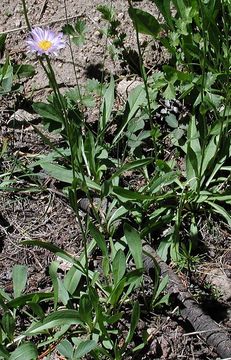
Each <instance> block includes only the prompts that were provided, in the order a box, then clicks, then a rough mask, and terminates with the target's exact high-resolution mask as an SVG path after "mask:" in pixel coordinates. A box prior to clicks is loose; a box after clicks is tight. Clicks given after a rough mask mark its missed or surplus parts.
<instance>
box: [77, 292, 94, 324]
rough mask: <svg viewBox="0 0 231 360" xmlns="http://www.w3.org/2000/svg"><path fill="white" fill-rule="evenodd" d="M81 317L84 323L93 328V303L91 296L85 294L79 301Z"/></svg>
mask: <svg viewBox="0 0 231 360" xmlns="http://www.w3.org/2000/svg"><path fill="white" fill-rule="evenodd" d="M79 317H80V319H81V320H82V321H83V323H86V324H88V326H89V327H91V326H92V303H91V300H90V297H89V295H87V294H83V295H82V296H81V298H80V301H79Z"/></svg>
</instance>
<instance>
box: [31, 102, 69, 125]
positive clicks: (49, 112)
mask: <svg viewBox="0 0 231 360" xmlns="http://www.w3.org/2000/svg"><path fill="white" fill-rule="evenodd" d="M32 107H33V109H34V111H36V112H37V113H38V114H39V115H40V116H41V117H43V118H44V119H49V120H54V121H56V122H58V123H61V124H63V116H62V114H60V112H59V111H58V110H57V109H56V108H55V107H54V105H52V104H47V103H43V102H37V103H34V104H33V105H32Z"/></svg>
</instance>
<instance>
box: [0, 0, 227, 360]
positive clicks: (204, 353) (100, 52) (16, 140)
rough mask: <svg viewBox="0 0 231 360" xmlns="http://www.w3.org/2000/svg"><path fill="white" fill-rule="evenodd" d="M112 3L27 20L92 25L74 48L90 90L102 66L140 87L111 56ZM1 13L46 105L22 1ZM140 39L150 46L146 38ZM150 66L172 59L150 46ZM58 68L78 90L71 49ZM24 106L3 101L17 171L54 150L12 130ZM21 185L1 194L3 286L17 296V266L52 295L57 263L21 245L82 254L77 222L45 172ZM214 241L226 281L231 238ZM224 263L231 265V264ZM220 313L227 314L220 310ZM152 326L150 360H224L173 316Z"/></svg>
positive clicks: (128, 28)
mask: <svg viewBox="0 0 231 360" xmlns="http://www.w3.org/2000/svg"><path fill="white" fill-rule="evenodd" d="M109 3H110V1H108V0H91V1H89V0H78V1H75V0H66V1H63V0H30V1H28V15H29V19H30V21H31V25H32V26H34V25H49V26H52V27H54V28H55V29H57V30H61V28H62V26H63V25H64V24H66V19H68V22H70V23H74V21H75V20H76V19H77V18H79V17H81V18H82V19H84V20H85V22H86V24H87V34H86V43H85V44H84V45H83V46H81V47H80V48H78V47H76V46H72V49H73V57H74V64H75V68H76V70H77V78H78V81H79V83H80V84H84V83H85V81H86V79H89V78H98V79H100V78H101V76H102V68H103V62H104V63H105V69H106V73H105V75H106V76H109V75H110V74H113V75H116V78H117V81H118V83H120V82H122V81H124V80H127V79H130V78H131V76H132V79H138V80H139V78H138V76H137V75H135V74H131V73H129V70H128V69H127V68H124V67H123V66H122V64H121V61H119V60H118V61H116V60H115V61H112V60H111V59H110V57H109V56H105V49H106V46H107V45H108V44H107V43H106V41H105V38H104V37H102V36H101V34H100V31H99V30H100V28H102V26H105V23H104V22H103V21H102V20H101V15H100V13H99V12H98V11H97V10H96V7H97V5H99V4H107V5H109ZM112 4H113V7H114V8H115V10H116V13H117V14H118V18H119V19H120V21H121V24H122V25H121V26H122V30H123V31H125V32H126V34H127V39H126V44H127V46H128V47H129V48H130V49H135V48H136V40H135V36H134V31H133V28H132V24H131V21H130V19H129V18H128V16H127V7H128V4H127V1H125V0H113V1H112ZM137 4H138V5H139V4H140V5H142V8H143V9H146V10H147V9H148V10H149V11H150V12H153V13H154V14H155V15H157V16H158V14H157V13H156V9H155V7H154V6H152V5H151V4H150V1H139V2H137ZM0 14H1V16H0V33H1V32H6V33H7V34H8V36H7V45H6V51H7V52H8V53H9V55H10V57H11V59H13V60H14V61H17V62H19V63H20V62H23V63H32V64H33V65H37V66H36V75H35V77H34V78H33V79H32V80H29V81H27V82H26V83H25V84H24V95H25V96H26V97H27V99H33V100H38V99H39V100H41V99H42V100H45V98H46V95H47V94H48V93H49V87H48V82H47V80H46V79H45V77H44V74H43V71H42V69H41V68H40V66H39V64H36V62H35V59H34V57H33V56H32V55H28V54H27V53H26V45H25V38H26V36H27V30H26V27H25V21H24V18H23V15H22V6H21V2H16V1H13V0H2V1H1V4H0ZM141 38H142V40H145V37H141ZM146 59H147V62H150V63H151V64H152V66H153V69H154V70H155V68H158V65H159V64H161V63H163V62H164V61H165V59H166V53H165V52H164V51H162V49H159V48H158V49H157V48H155V49H153V47H150V49H149V52H148V53H147V58H146ZM54 67H55V72H56V74H57V77H58V82H59V83H60V84H61V85H62V87H64V88H66V87H72V86H74V85H75V84H76V78H75V71H74V66H73V59H72V56H71V52H70V47H69V46H68V47H66V48H65V49H64V51H62V52H61V53H60V56H59V57H58V59H56V60H55V62H54ZM153 69H152V70H153ZM1 100H2V101H1ZM21 107H23V102H21V103H20V102H19V103H17V104H16V103H15V102H14V98H10V99H9V102H8V99H1V98H0V125H1V128H0V135H1V136H2V137H3V136H8V137H10V138H11V139H12V140H11V145H10V157H11V159H13V160H14V161H15V164H16V163H17V159H18V156H19V157H20V156H22V157H26V156H29V157H30V156H33V154H35V153H36V154H38V153H42V152H46V151H48V148H47V146H46V145H44V144H43V142H42V140H41V139H40V138H39V136H38V135H37V134H35V133H34V132H33V128H32V127H31V126H28V125H24V124H23V122H22V123H19V124H18V126H17V128H14V127H13V126H12V125H10V124H11V122H10V121H9V120H10V117H11V115H12V114H13V113H14V112H15V111H16V110H18V109H20V108H21ZM24 110H26V109H24ZM96 113H98V109H93V110H92V113H91V114H89V116H92V117H93V118H94V114H96ZM35 121H36V120H35ZM10 157H9V158H10ZM8 165H9V164H8V163H7V162H5V163H4V164H0V170H1V166H3V168H2V169H3V170H4V171H6V169H7V166H8ZM36 181H37V183H36ZM18 186H20V188H23V187H30V188H31V189H32V188H33V190H31V191H28V192H27V193H25V192H22V191H18V192H15V191H14V192H2V191H1V190H0V287H3V288H4V289H5V290H6V291H7V292H11V290H12V285H11V269H12V266H13V265H14V264H27V265H28V268H29V275H30V276H29V283H28V289H27V290H30V291H33V290H37V289H50V286H51V284H50V282H49V280H48V277H47V269H48V264H49V262H50V261H51V260H52V258H53V257H52V256H51V254H50V253H48V252H47V251H45V250H41V249H39V248H25V247H23V246H22V245H20V242H21V241H22V240H30V239H36V240H47V241H51V242H53V243H55V244H57V245H58V246H61V247H63V248H65V250H68V251H69V252H70V253H72V254H74V255H78V254H79V252H80V251H81V248H82V245H81V242H82V239H81V236H80V232H79V229H78V226H77V223H76V219H75V217H74V215H73V213H72V210H71V208H70V206H69V204H68V200H67V199H66V198H65V196H64V195H63V194H62V192H61V191H60V190H59V188H58V184H57V183H56V182H54V181H53V180H52V179H51V178H49V177H48V176H47V175H46V174H44V173H41V176H40V177H39V179H37V180H34V177H33V175H31V174H28V177H27V178H26V179H25V178H23V179H22V180H21V182H20V184H18ZM205 234H207V235H208V231H207V230H205ZM217 236H222V238H223V239H224V241H223V245H222V246H221V245H219V246H220V247H221V248H220V249H217V244H216V240H214V239H216V238H217ZM209 239H210V240H209V241H210V243H209V244H207V245H208V247H209V248H210V251H211V252H212V253H211V254H209V257H210V259H211V263H212V264H213V265H214V268H215V269H216V268H217V264H218V263H220V265H219V270H220V271H221V274H220V275H219V278H221V275H223V273H224V268H226V270H227V269H228V267H230V265H229V264H231V255H229V254H230V245H229V244H230V233H229V232H228V231H227V232H226V233H224V231H223V233H222V234H221V232H219V234H218V235H217V234H215V237H214V238H213V237H212V239H211V233H210V234H209ZM220 244H221V243H220ZM225 254H228V255H225ZM225 256H226V257H227V258H228V260H227V261H226V260H225V259H226V258H225ZM229 256H230V259H229ZM225 261H226V262H225ZM229 262H230V263H229ZM211 263H209V264H207V263H206V264H203V268H201V271H202V272H203V274H204V273H206V271H207V272H211V271H210V270H211ZM225 264H226V265H227V264H228V265H227V266H226V265H225ZM225 266H226V267H225ZM206 267H207V268H206ZM207 269H209V271H208V270H207ZM227 271H228V270H227ZM216 275H217V273H216V271H215V277H216V278H217V276H216ZM223 279H224V278H223ZM225 279H226V287H225V288H226V291H227V293H226V295H225V297H223V298H222V301H221V302H222V304H223V305H224V304H225V306H226V309H227V308H229V306H230V300H231V294H230V291H229V290H228V289H229V286H230V288H231V282H230V277H229V276H228V275H226V278H225ZM216 305H217V304H216ZM217 306H218V305H217ZM218 309H220V308H219V306H218ZM213 311H214V307H213V306H212V305H211V313H212V312H213ZM218 311H220V310H218ZM217 321H218V322H222V323H223V324H225V326H226V327H227V329H230V327H231V324H230V323H231V320H230V313H229V311H226V312H225V315H224V316H223V317H222V318H219V317H218V319H217ZM146 326H147V327H148V329H149V331H150V333H152V332H153V333H154V334H155V336H153V341H152V342H151V345H150V348H149V349H146V353H145V354H143V357H142V359H143V360H144V359H188V360H191V359H195V360H200V359H201V360H203V359H207V360H211V359H218V356H217V354H216V353H215V352H214V351H213V349H211V348H209V347H208V346H207V345H206V344H205V343H204V342H203V341H202V340H201V338H200V335H198V334H192V335H187V333H191V332H193V329H191V328H190V327H188V325H187V326H186V325H185V324H184V323H183V322H182V321H181V319H180V318H179V317H177V316H176V315H175V314H174V312H169V313H166V314H155V313H154V314H152V315H151V317H150V319H146Z"/></svg>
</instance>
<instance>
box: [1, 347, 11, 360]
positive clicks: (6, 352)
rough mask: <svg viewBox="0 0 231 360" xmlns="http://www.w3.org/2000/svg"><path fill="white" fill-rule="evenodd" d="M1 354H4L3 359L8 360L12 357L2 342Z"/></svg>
mask: <svg viewBox="0 0 231 360" xmlns="http://www.w3.org/2000/svg"><path fill="white" fill-rule="evenodd" d="M0 356H2V357H3V359H6V360H8V359H9V357H10V353H9V352H8V351H7V350H6V349H5V347H4V346H2V345H1V344H0Z"/></svg>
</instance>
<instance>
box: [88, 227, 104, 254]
mask: <svg viewBox="0 0 231 360" xmlns="http://www.w3.org/2000/svg"><path fill="white" fill-rule="evenodd" d="M89 231H90V234H91V236H92V237H93V239H94V240H95V241H96V243H97V245H98V247H99V248H100V250H101V251H102V254H103V256H108V251H107V244H106V241H105V239H104V237H103V235H102V234H101V233H100V232H99V230H98V229H97V228H96V227H95V225H94V224H93V223H92V222H90V224H89Z"/></svg>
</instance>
